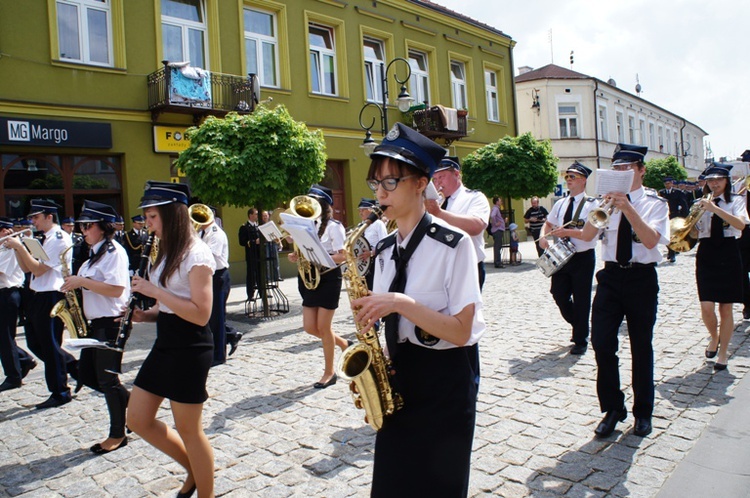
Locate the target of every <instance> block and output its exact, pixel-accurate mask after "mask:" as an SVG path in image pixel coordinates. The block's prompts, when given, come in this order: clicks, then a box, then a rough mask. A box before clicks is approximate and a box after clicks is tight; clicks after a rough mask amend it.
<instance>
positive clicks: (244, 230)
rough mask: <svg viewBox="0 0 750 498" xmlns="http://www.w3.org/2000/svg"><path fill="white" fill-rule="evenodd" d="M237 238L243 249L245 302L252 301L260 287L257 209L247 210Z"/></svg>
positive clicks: (259, 242) (259, 239)
mask: <svg viewBox="0 0 750 498" xmlns="http://www.w3.org/2000/svg"><path fill="white" fill-rule="evenodd" d="M238 236H239V242H240V245H241V246H242V247H244V248H245V262H246V263H247V273H246V279H245V289H246V291H247V300H248V301H252V300H253V299H254V298H255V291H256V290H257V289H258V287H259V286H260V285H261V284H260V283H259V282H258V280H259V279H260V247H261V246H260V244H261V233H260V230H259V229H258V210H257V209H255V208H253V207H251V208H250V209H248V210H247V222H246V223H245V224H244V225H242V226H241V227H240V230H239V234H238Z"/></svg>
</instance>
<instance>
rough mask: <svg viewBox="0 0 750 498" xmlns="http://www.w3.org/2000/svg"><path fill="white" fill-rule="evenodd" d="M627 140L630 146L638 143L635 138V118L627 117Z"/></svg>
mask: <svg viewBox="0 0 750 498" xmlns="http://www.w3.org/2000/svg"><path fill="white" fill-rule="evenodd" d="M628 139H629V140H630V141H629V143H631V144H637V143H638V142H637V141H636V138H635V116H628Z"/></svg>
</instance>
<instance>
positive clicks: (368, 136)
mask: <svg viewBox="0 0 750 498" xmlns="http://www.w3.org/2000/svg"><path fill="white" fill-rule="evenodd" d="M397 61H401V62H404V63H406V78H404V79H403V80H401V79H399V77H398V73H394V75H393V77H394V79H395V80H396V83H398V84H399V85H401V91H400V92H399V94H398V98H397V99H396V103H397V105H398V109H399V110H400V111H401V112H406V111H408V110H409V108H410V107H411V103H412V102H413V101H414V99H413V98H412V97H411V96H410V95H409V92H407V91H406V82H407V81H409V78H411V65H410V64H409V61H407V60H406V59H404V58H402V57H396V58H395V59H393V60H392V61H391V62H389V63H388V65H387V66H386V65H385V64H384V63H382V62H381V63H380V81H381V84H382V88H383V101H382V102H381V103H375V102H367V103H366V104H365V105H363V106H362V109H360V111H359V126H360V127H361V128H362V129H363V130H365V139H364V141H363V142H362V145H361V146H360V147H362V149H364V152H365V155H366V156H367V157H370V154H372V151H373V150H375V147H377V145H378V143H377V142H376V141H375V140H373V138H372V133H371V132H370V130H371V129H372V127H373V126H375V118H374V117H373V118H372V121H370V124H369V125H365V124H364V123H362V114H363V113H364V112H365V109H367V108H368V107H375V108H376V109H377V110H378V113H379V114H380V134H381V135H382V136H385V134H386V133H388V71H389V70H390V69H391V66H392V65H393V64H394V63H395V62H397Z"/></svg>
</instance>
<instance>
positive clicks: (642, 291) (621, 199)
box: [580, 144, 669, 437]
mask: <svg viewBox="0 0 750 498" xmlns="http://www.w3.org/2000/svg"><path fill="white" fill-rule="evenodd" d="M647 151H648V148H647V147H642V146H637V145H630V144H618V145H617V147H616V148H615V153H614V155H613V156H612V160H613V163H612V169H613V170H616V171H627V170H629V169H632V170H633V172H634V175H633V183H632V185H631V187H630V193H629V194H624V193H621V192H612V193H610V194H608V195H606V196H605V199H607V200H608V201H609V202H611V205H612V206H613V207H614V209H615V211H613V212H612V214H611V215H610V218H609V225H608V226H607V227H605V228H604V229H603V230H604V238H603V239H602V246H601V248H602V259H603V260H604V268H603V269H602V270H600V271H599V272H598V273H597V274H596V281H597V288H596V295H595V296H594V302H593V305H592V308H593V309H592V314H591V345H592V346H593V347H594V352H595V353H596V366H597V376H596V391H597V395H598V397H599V406H600V408H601V411H602V413H606V415H605V416H604V418H603V419H602V421H601V423H600V424H599V425H598V426H597V428H596V430H595V431H594V432H595V433H596V435H597V436H598V437H607V436H609V435H610V434H612V432H614V430H615V426H616V425H617V423H618V422H622V421H624V420H625V418H626V417H627V414H628V412H627V409H626V408H625V395H624V394H623V392H622V390H621V389H620V372H619V358H618V356H617V349H618V346H619V343H618V336H617V334H618V331H619V329H620V325H621V324H622V320H623V318H625V319H626V320H627V324H628V336H629V337H630V349H631V351H632V356H633V393H634V398H635V399H634V402H633V415H634V416H635V426H634V428H633V434H635V435H636V436H640V437H644V436H647V435H648V434H650V433H651V429H652V426H651V415H652V413H653V411H654V349H653V345H652V343H651V341H652V339H653V331H654V323H655V322H656V308H657V297H658V294H659V281H658V277H657V274H656V264H657V263H658V262H660V261H661V259H662V255H661V252H660V251H659V244H664V245H666V244H668V243H669V218H668V216H669V208H668V206H667V201H666V200H665V199H664V198H662V197H659V196H658V195H657V194H656V192H654V191H651V190H646V189H645V188H644V187H643V176H644V175H645V174H646V167H645V165H644V164H643V162H644V157H645V155H646V152H647ZM598 233H599V230H598V229H596V228H595V227H594V226H593V225H591V223H589V222H587V223H586V225H584V227H583V232H582V233H581V235H580V237H581V238H582V239H583V240H593V239H594V237H596V236H597V235H598Z"/></svg>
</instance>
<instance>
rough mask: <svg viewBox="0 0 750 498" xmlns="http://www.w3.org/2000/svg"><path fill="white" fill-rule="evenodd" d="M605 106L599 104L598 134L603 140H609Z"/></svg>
mask: <svg viewBox="0 0 750 498" xmlns="http://www.w3.org/2000/svg"><path fill="white" fill-rule="evenodd" d="M607 128H608V127H607V106H603V105H600V106H599V136H600V137H601V139H602V140H603V141H605V142H608V141H609V130H608V129H607Z"/></svg>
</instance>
